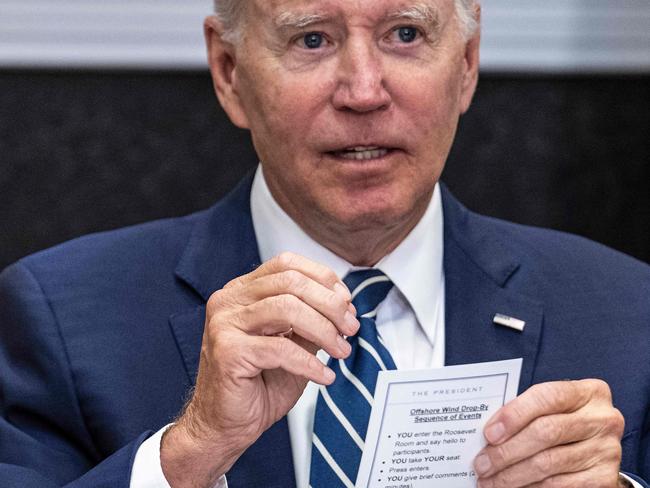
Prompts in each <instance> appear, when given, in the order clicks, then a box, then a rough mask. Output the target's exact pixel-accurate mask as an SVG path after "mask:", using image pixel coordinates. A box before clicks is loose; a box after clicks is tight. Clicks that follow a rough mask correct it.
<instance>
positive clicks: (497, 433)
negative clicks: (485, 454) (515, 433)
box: [485, 422, 506, 444]
mask: <svg viewBox="0 0 650 488" xmlns="http://www.w3.org/2000/svg"><path fill="white" fill-rule="evenodd" d="M505 433H506V427H505V425H503V424H502V423H501V422H497V423H496V424H492V425H490V426H488V427H487V428H486V429H485V438H486V439H487V440H488V442H489V443H490V444H497V443H498V442H499V441H500V440H501V439H503V436H504V435H505Z"/></svg>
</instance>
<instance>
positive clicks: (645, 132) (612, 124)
mask: <svg viewBox="0 0 650 488" xmlns="http://www.w3.org/2000/svg"><path fill="white" fill-rule="evenodd" d="M648 107H650V76H648V75H634V76H631V75H627V76H613V75H590V76H586V75H573V76H548V75H540V74H537V75H535V76H531V75H528V76H526V75H521V74H512V73H511V74H501V75H500V74H497V73H490V74H485V75H483V77H482V80H481V82H480V84H479V90H478V93H477V95H476V98H475V102H474V105H473V107H472V109H471V110H470V112H469V113H468V114H467V115H466V116H465V117H463V119H462V120H461V123H460V128H459V133H458V137H457V140H456V143H455V145H454V148H453V150H452V154H451V156H450V160H449V162H448V165H447V169H446V170H445V174H444V180H445V181H446V182H447V183H448V185H449V186H450V187H451V189H452V190H453V191H454V192H455V193H456V195H457V196H458V197H459V198H460V199H461V200H462V201H463V202H464V203H465V204H467V205H468V206H469V207H470V208H472V209H474V210H477V211H480V212H483V213H487V214H490V215H494V216H497V217H503V218H507V219H510V220H515V221H517V222H521V223H526V224H531V225H542V226H547V227H553V228H556V229H561V230H566V231H570V232H575V233H578V234H582V235H585V236H587V237H590V238H592V239H595V240H598V241H600V242H603V243H605V244H607V245H609V246H613V247H615V248H617V249H619V250H621V251H623V252H626V253H629V254H632V255H634V256H636V257H638V258H639V259H642V260H645V261H647V262H650V189H649V186H650V144H649V142H648V140H649V134H650V110H649V109H648ZM0 114H1V115H0V268H1V267H4V266H5V265H6V264H8V263H10V262H12V261H14V260H16V259H17V258H19V257H21V256H24V255H26V254H28V253H31V252H34V251H36V250H38V249H42V248H45V247H48V246H51V245H53V244H56V243H59V242H62V241H64V240H67V239H70V238H73V237H75V236H78V235H81V234H85V233H88V232H93V231H99V230H105V229H111V228H115V227H120V226H124V225H128V224H133V223H137V222H141V221H145V220H149V219H153V218H160V217H165V216H172V215H181V214H185V213H187V212H191V211H193V210H196V209H200V208H203V207H206V206H209V205H211V204H212V203H213V202H214V201H215V200H216V199H218V198H219V197H220V196H221V195H223V194H224V193H225V192H226V191H227V190H228V189H229V188H231V187H232V186H233V185H234V184H235V182H236V181H237V180H238V179H239V178H240V177H241V176H242V175H244V174H246V173H247V172H248V171H250V170H251V169H252V168H253V167H254V166H255V164H256V162H257V160H256V158H255V155H254V152H253V150H252V148H251V146H250V143H249V139H248V134H247V133H246V132H244V131H240V130H236V129H234V128H233V127H232V126H231V125H230V123H229V122H228V121H227V120H226V117H225V115H224V114H223V112H222V111H221V110H220V108H219V107H218V105H217V102H216V99H215V97H214V95H213V93H212V86H211V82H210V79H209V76H208V75H207V73H205V72H178V71H176V72H168V71H167V72H155V71H150V72H142V71H140V72H124V71H122V72H106V71H102V72H98V71H72V72H70V71H68V72H65V71H42V70H41V71H36V70H4V71H0Z"/></svg>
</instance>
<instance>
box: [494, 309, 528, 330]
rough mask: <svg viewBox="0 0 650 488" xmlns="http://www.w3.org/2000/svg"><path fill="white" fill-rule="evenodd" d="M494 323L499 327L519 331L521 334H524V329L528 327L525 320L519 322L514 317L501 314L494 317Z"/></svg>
mask: <svg viewBox="0 0 650 488" xmlns="http://www.w3.org/2000/svg"><path fill="white" fill-rule="evenodd" d="M492 322H494V323H495V324H498V325H503V326H504V327H509V328H511V329H515V330H518V331H519V332H523V330H524V327H526V322H524V321H523V320H519V319H516V318H514V317H508V316H507V315H503V314H500V313H498V314H496V315H495V316H494V318H493V319H492Z"/></svg>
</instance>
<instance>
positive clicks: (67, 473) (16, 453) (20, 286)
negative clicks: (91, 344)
mask: <svg viewBox="0 0 650 488" xmlns="http://www.w3.org/2000/svg"><path fill="white" fill-rule="evenodd" d="M151 434H152V433H151V432H144V433H143V434H142V435H141V436H139V438H137V439H134V440H133V441H132V442H131V443H130V444H128V445H126V446H124V447H123V448H121V449H119V450H118V451H117V452H115V453H113V454H112V455H110V456H108V457H106V456H105V455H103V454H101V453H100V452H99V450H98V448H97V447H96V446H95V444H94V442H93V439H92V437H91V436H90V433H89V432H88V430H87V428H86V425H85V422H84V417H83V412H82V411H81V409H80V406H79V401H78V398H77V392H76V389H75V383H74V377H73V374H72V371H71V369H70V365H69V360H68V356H67V352H66V348H65V344H64V342H63V340H62V336H61V334H60V330H59V326H58V323H57V321H56V317H55V316H54V314H53V311H52V309H51V307H50V305H49V303H48V300H47V297H46V296H45V295H44V293H43V291H42V289H41V287H40V286H39V284H38V282H37V280H36V279H35V278H34V276H33V275H32V273H31V272H30V271H29V269H28V268H27V267H26V266H25V265H24V264H21V263H20V262H19V263H17V264H14V265H12V266H10V267H9V268H7V269H6V270H5V271H4V272H3V273H2V274H0V480H2V486H3V487H6V488H13V487H21V488H37V487H38V488H50V487H52V488H53V487H63V486H66V487H70V488H72V487H75V488H77V487H78V488H81V487H91V486H92V487H109V486H110V487H118V488H119V487H124V488H128V486H129V478H130V472H131V466H132V463H133V459H134V457H135V453H136V452H137V449H138V447H139V446H140V444H141V443H142V442H143V441H144V440H145V439H146V438H147V437H149V436H150V435H151Z"/></svg>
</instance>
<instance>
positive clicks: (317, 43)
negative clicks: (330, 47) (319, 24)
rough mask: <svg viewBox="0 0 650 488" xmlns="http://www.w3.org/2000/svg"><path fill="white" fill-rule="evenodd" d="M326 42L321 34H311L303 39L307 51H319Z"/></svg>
mask: <svg viewBox="0 0 650 488" xmlns="http://www.w3.org/2000/svg"><path fill="white" fill-rule="evenodd" d="M323 42H325V37H324V36H323V34H321V33H320V32H309V33H308V34H305V35H304V36H303V37H302V44H303V45H304V46H305V47H306V48H307V49H318V48H319V47H321V46H322V45H323Z"/></svg>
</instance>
